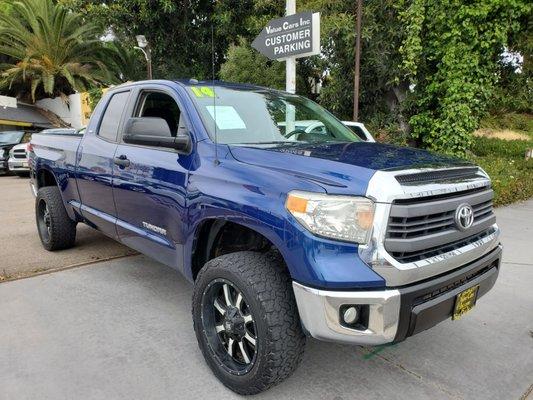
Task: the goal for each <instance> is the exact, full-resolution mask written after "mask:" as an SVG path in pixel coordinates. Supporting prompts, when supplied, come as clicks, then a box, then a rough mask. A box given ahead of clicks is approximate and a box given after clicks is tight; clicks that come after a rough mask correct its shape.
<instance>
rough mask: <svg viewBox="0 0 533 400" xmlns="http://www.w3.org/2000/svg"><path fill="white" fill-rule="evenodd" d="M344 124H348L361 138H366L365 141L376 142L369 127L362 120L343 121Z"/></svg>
mask: <svg viewBox="0 0 533 400" xmlns="http://www.w3.org/2000/svg"><path fill="white" fill-rule="evenodd" d="M342 123H343V124H344V125H346V126H347V127H348V128H350V130H352V131H353V133H355V134H356V135H357V137H358V138H359V139H361V140H364V141H365V142H372V143H373V142H375V141H376V140H375V139H374V138H373V137H372V135H371V134H370V132H369V131H368V129H366V126H365V124H362V123H361V122H353V121H342Z"/></svg>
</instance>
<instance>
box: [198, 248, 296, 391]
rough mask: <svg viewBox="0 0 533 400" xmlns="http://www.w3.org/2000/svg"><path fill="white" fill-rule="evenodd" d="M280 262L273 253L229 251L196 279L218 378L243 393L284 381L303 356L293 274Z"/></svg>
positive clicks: (204, 336)
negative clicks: (291, 275) (229, 252)
mask: <svg viewBox="0 0 533 400" xmlns="http://www.w3.org/2000/svg"><path fill="white" fill-rule="evenodd" d="M280 263H281V261H280V259H279V257H272V256H269V255H267V254H261V253H255V252H249V251H245V252H236V253H231V254H226V255H223V256H220V257H217V258H215V259H213V260H211V261H209V262H208V263H206V265H205V266H204V268H203V269H202V270H201V271H200V273H199V275H198V278H197V280H196V283H195V288H194V294H193V303H192V304H193V310H192V312H193V321H194V330H195V332H196V338H197V339H198V344H199V347H200V349H201V350H202V353H203V355H204V358H205V360H206V362H207V364H208V365H209V367H210V368H211V370H212V371H213V372H214V374H215V375H216V376H217V377H218V379H220V381H221V382H222V383H223V384H224V385H226V386H227V387H228V388H230V389H231V390H233V391H235V392H237V393H240V394H256V393H259V392H262V391H264V390H266V389H268V388H269V387H271V386H274V385H276V384H277V383H279V382H281V381H283V380H284V379H286V378H287V377H288V376H289V375H290V374H291V373H292V372H293V371H294V370H295V369H296V367H297V366H298V364H299V363H300V360H301V358H302V355H303V350H304V345H305V336H304V334H303V333H302V329H301V326H300V319H299V315H298V310H297V307H296V302H295V299H294V294H293V291H292V286H291V279H290V277H289V276H288V274H287V273H286V271H285V270H284V268H283V266H282V265H280Z"/></svg>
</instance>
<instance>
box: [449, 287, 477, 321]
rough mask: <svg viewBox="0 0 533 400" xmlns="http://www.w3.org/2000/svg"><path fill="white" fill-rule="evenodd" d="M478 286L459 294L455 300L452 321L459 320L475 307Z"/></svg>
mask: <svg viewBox="0 0 533 400" xmlns="http://www.w3.org/2000/svg"><path fill="white" fill-rule="evenodd" d="M478 289H479V285H476V286H472V287H471V288H468V289H466V290H465V291H463V292H461V293H459V294H458V295H457V297H456V298H455V307H454V308H453V316H452V319H459V318H461V317H462V316H463V315H464V314H466V313H467V312H468V311H470V310H471V309H472V308H474V306H475V305H476V299H477V291H478Z"/></svg>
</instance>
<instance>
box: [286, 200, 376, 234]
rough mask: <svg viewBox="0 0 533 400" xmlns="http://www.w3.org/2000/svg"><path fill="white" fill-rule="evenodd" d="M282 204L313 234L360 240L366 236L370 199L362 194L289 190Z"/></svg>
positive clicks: (371, 208) (371, 217) (370, 219)
mask: <svg viewBox="0 0 533 400" xmlns="http://www.w3.org/2000/svg"><path fill="white" fill-rule="evenodd" d="M285 206H286V208H287V210H289V212H290V213H291V214H292V215H293V216H294V217H295V218H296V219H297V220H298V221H299V222H300V223H301V224H302V225H303V226H304V227H305V228H307V229H308V230H309V231H311V232H312V233H314V234H315V235H318V236H323V237H326V238H330V239H339V240H345V241H348V242H354V243H361V244H364V243H368V241H369V240H370V234H371V233H372V222H373V221H374V202H372V201H371V200H369V199H367V198H365V197H355V196H353V197H352V196H338V195H327V194H320V193H309V192H299V191H293V192H290V193H289V195H288V196H287V202H286V203H285Z"/></svg>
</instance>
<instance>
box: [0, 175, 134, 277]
mask: <svg viewBox="0 0 533 400" xmlns="http://www.w3.org/2000/svg"><path fill="white" fill-rule="evenodd" d="M0 194H1V200H0V222H1V223H0V249H1V256H0V281H2V280H6V279H12V278H16V277H19V276H26V275H32V274H36V273H42V272H45V271H48V270H55V269H61V268H65V267H70V266H73V265H78V264H83V263H88V262H94V261H99V260H107V259H110V258H116V257H120V256H125V255H129V254H136V252H135V251H133V250H131V249H129V248H127V247H125V246H123V245H121V244H120V243H118V242H115V241H114V240H112V239H109V238H108V237H106V236H104V235H103V234H101V233H100V232H98V231H96V230H94V229H92V228H90V227H88V226H86V225H83V224H78V229H77V232H76V245H75V246H74V247H73V248H71V249H68V250H61V251H56V252H49V251H46V250H45V249H44V248H43V247H42V246H41V242H40V240H39V236H38V234H37V229H36V227H35V211H34V202H35V200H34V197H33V195H32V194H31V190H30V186H29V181H28V178H18V177H12V176H0Z"/></svg>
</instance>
